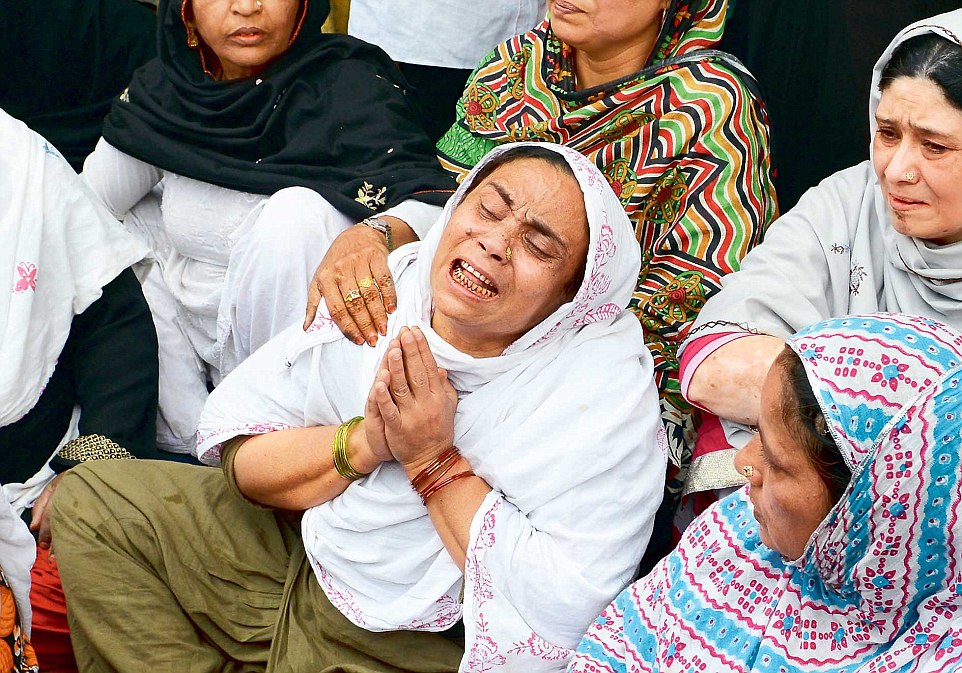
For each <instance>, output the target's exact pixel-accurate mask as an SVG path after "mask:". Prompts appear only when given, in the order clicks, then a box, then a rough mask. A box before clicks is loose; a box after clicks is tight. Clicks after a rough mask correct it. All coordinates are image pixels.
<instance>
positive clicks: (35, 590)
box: [30, 547, 77, 673]
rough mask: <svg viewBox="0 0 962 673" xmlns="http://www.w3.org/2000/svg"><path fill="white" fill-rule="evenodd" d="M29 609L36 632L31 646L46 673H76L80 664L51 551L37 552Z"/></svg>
mask: <svg viewBox="0 0 962 673" xmlns="http://www.w3.org/2000/svg"><path fill="white" fill-rule="evenodd" d="M30 605H31V607H32V608H33V630H32V632H31V635H30V642H31V644H32V645H33V649H34V651H35V652H36V655H37V660H38V661H39V662H40V670H41V671H44V673H77V661H76V660H75V659H74V656H73V647H72V646H71V644H70V628H69V627H68V626H67V600H66V597H65V596H64V593H63V586H61V584H60V572H59V571H58V570H57V564H56V563H55V562H54V561H52V560H51V559H50V550H49V549H43V548H41V547H38V548H37V561H36V563H34V565H33V572H31V574H30Z"/></svg>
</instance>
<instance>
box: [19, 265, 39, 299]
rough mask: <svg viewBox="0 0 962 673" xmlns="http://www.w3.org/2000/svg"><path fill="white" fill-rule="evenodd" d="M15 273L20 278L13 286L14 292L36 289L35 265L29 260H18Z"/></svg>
mask: <svg viewBox="0 0 962 673" xmlns="http://www.w3.org/2000/svg"><path fill="white" fill-rule="evenodd" d="M17 273H19V274H20V279H19V280H18V281H17V283H16V284H15V285H14V286H13V291H14V292H26V291H27V290H33V291H34V292H36V291H37V265H36V264H31V263H30V262H20V263H19V264H17Z"/></svg>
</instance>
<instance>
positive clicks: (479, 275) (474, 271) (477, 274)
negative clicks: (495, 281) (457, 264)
mask: <svg viewBox="0 0 962 673" xmlns="http://www.w3.org/2000/svg"><path fill="white" fill-rule="evenodd" d="M461 266H462V267H463V268H464V270H465V271H467V272H468V273H470V274H471V275H472V276H474V277H475V278H477V279H478V280H480V281H481V282H482V283H484V284H485V285H490V282H489V281H488V279H487V278H485V277H484V274H483V273H481V272H480V271H478V270H477V269H475V268H474V267H473V266H471V265H470V264H468V263H467V262H465V261H462V262H461Z"/></svg>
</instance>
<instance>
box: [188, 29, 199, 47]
mask: <svg viewBox="0 0 962 673" xmlns="http://www.w3.org/2000/svg"><path fill="white" fill-rule="evenodd" d="M199 45H200V40H198V39H197V33H195V32H194V29H193V28H191V27H190V26H187V46H188V47H190V48H191V49H197V47H198V46H199Z"/></svg>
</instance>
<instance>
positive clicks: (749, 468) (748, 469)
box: [742, 465, 755, 479]
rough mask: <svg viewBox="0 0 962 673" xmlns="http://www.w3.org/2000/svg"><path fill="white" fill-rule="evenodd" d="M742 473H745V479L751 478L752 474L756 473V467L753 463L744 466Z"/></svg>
mask: <svg viewBox="0 0 962 673" xmlns="http://www.w3.org/2000/svg"><path fill="white" fill-rule="evenodd" d="M742 474H744V475H745V479H751V478H752V475H754V474H755V468H754V467H752V466H751V465H746V466H745V467H743V468H742Z"/></svg>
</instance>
